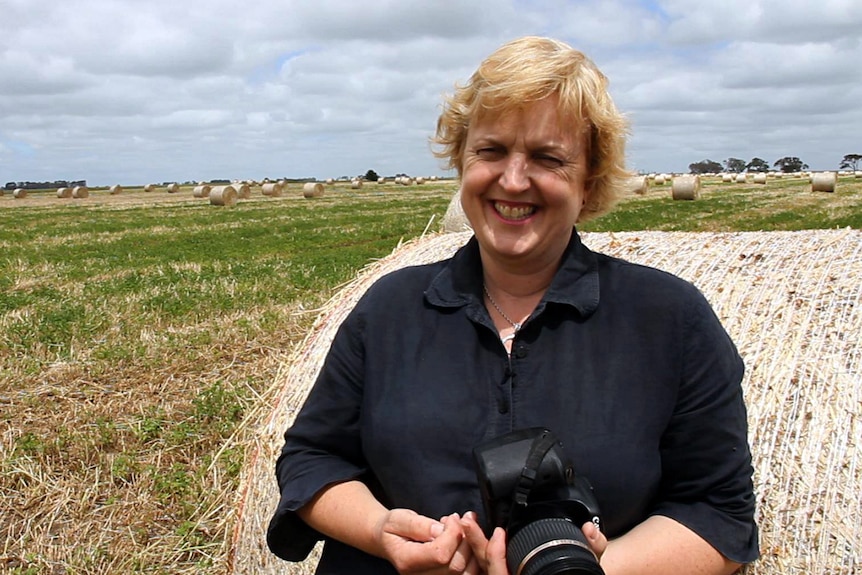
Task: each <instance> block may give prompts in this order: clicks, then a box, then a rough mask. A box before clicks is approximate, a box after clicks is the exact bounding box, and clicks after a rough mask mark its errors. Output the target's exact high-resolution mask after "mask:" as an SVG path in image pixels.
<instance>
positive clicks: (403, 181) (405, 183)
mask: <svg viewBox="0 0 862 575" xmlns="http://www.w3.org/2000/svg"><path fill="white" fill-rule="evenodd" d="M401 185H402V186H412V185H413V178H408V177H407V176H404V177H402V178H401Z"/></svg>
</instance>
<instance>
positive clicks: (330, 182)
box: [326, 178, 335, 186]
mask: <svg viewBox="0 0 862 575" xmlns="http://www.w3.org/2000/svg"><path fill="white" fill-rule="evenodd" d="M334 183H335V180H333V179H332V178H326V185H327V186H331V185H332V184H334Z"/></svg>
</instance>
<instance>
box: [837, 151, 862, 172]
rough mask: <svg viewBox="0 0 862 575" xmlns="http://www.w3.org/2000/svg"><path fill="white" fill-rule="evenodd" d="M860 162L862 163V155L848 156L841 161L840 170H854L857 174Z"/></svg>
mask: <svg viewBox="0 0 862 575" xmlns="http://www.w3.org/2000/svg"><path fill="white" fill-rule="evenodd" d="M860 162H862V154H847V155H846V156H844V159H843V160H841V165H840V166H838V169H840V170H853V171H854V172H855V171H856V170H858V169H859V167H860V166H859V163H860Z"/></svg>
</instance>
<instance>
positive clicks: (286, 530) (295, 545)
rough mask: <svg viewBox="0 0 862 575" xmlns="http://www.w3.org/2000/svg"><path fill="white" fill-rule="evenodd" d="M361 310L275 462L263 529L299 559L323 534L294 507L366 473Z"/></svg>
mask: <svg viewBox="0 0 862 575" xmlns="http://www.w3.org/2000/svg"><path fill="white" fill-rule="evenodd" d="M362 323H363V322H362V312H361V311H360V310H359V309H358V308H356V309H354V311H353V312H351V314H350V315H349V316H348V317H347V319H346V320H345V321H344V323H343V324H342V325H341V327H340V328H339V330H338V332H337V333H336V336H335V338H334V339H333V343H332V346H331V347H330V350H329V353H328V354H327V358H326V360H325V362H324V365H323V368H322V369H321V371H320V374H319V375H318V377H317V380H316V381H315V384H314V386H313V387H312V389H311V391H310V392H309V395H308V398H307V399H306V402H305V404H304V405H303V407H302V409H301V410H300V412H299V414H298V415H297V418H296V420H295V421H294V423H293V425H292V426H291V427H290V428H289V429H288V430H287V431H286V432H285V434H284V438H285V442H284V447H283V448H282V452H281V455H280V456H279V458H278V460H277V462H276V478H277V480H278V486H279V492H280V500H279V503H278V507H277V508H276V511H275V514H274V515H273V517H272V519H271V521H270V524H269V528H268V530H267V544H268V545H269V548H270V550H271V551H272V552H273V553H274V554H275V555H277V556H278V557H281V558H282V559H286V560H288V561H302V560H303V559H305V557H306V556H307V555H308V553H309V552H310V551H311V549H312V548H313V547H314V544H315V543H316V542H317V541H318V540H319V539H321V538H322V536H321V534H320V533H318V532H317V531H315V530H314V529H312V528H311V527H309V526H308V525H307V524H306V523H305V522H304V521H303V520H302V519H300V517H299V516H298V515H297V513H296V511H297V510H298V509H299V508H301V507H302V506H303V505H305V504H306V503H308V502H309V501H310V500H311V499H312V498H313V497H314V496H315V495H316V494H317V493H318V492H319V491H320V490H321V489H323V488H324V487H326V486H327V485H331V484H333V483H338V482H342V481H347V480H350V479H354V478H356V477H359V476H361V475H362V474H363V473H365V471H366V464H365V462H364V460H363V457H362V449H361V442H360V433H359V411H360V405H361V400H362V373H363V351H362V345H361V335H360V334H361V330H362Z"/></svg>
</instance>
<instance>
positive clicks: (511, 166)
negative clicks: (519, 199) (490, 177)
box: [500, 154, 530, 194]
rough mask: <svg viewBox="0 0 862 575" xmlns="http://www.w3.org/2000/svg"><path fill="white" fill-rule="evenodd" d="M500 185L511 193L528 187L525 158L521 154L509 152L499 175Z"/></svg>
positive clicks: (528, 180)
mask: <svg viewBox="0 0 862 575" xmlns="http://www.w3.org/2000/svg"><path fill="white" fill-rule="evenodd" d="M500 186H501V187H502V188H503V189H504V190H505V191H507V192H509V193H512V194H517V193H520V192H523V191H525V190H527V189H528V188H529V187H530V178H529V176H528V175H527V159H526V158H525V157H524V156H523V155H522V154H510V155H509V156H508V157H507V158H506V164H505V167H504V168H503V173H502V174H501V175H500Z"/></svg>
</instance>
